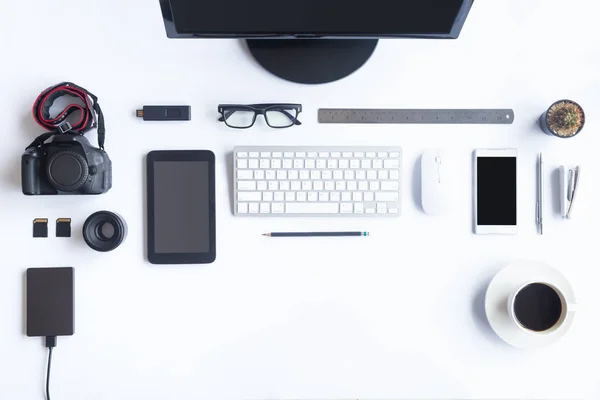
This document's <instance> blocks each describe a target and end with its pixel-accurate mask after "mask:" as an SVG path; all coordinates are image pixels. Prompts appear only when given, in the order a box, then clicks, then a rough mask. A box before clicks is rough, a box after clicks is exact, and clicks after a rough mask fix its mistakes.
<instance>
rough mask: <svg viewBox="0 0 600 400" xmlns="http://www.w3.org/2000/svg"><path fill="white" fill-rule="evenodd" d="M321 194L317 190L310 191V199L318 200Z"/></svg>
mask: <svg viewBox="0 0 600 400" xmlns="http://www.w3.org/2000/svg"><path fill="white" fill-rule="evenodd" d="M318 200H319V195H318V194H317V192H308V201H318Z"/></svg>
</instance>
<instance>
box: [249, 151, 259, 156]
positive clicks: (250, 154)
mask: <svg viewBox="0 0 600 400" xmlns="http://www.w3.org/2000/svg"><path fill="white" fill-rule="evenodd" d="M258 156H259V154H258V152H256V151H251V152H250V153H248V157H250V158H258Z"/></svg>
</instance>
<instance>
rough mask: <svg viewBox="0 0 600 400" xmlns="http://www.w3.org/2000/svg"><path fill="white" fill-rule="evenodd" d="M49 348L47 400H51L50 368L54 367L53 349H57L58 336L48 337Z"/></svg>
mask: <svg viewBox="0 0 600 400" xmlns="http://www.w3.org/2000/svg"><path fill="white" fill-rule="evenodd" d="M46 347H47V348H48V370H47V372H46V400H50V367H51V366H52V349H53V348H54V347H56V336H46Z"/></svg>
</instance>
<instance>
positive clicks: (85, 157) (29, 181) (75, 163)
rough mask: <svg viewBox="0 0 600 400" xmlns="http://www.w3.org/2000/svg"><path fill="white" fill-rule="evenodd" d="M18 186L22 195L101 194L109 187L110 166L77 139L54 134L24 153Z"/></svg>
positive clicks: (96, 150)
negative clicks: (48, 139)
mask: <svg viewBox="0 0 600 400" xmlns="http://www.w3.org/2000/svg"><path fill="white" fill-rule="evenodd" d="M21 185H22V189H23V194H26V195H55V194H101V193H106V192H107V191H108V190H109V189H110V188H111V187H112V163H111V161H110V158H109V157H108V154H106V152H105V151H104V150H101V149H99V148H96V147H93V146H92V145H91V144H90V142H89V141H88V140H87V139H86V138H85V137H83V136H81V135H73V134H56V135H54V136H53V137H52V140H51V141H50V142H48V143H44V144H42V145H40V146H37V147H31V148H28V149H27V150H25V153H23V156H22V157H21Z"/></svg>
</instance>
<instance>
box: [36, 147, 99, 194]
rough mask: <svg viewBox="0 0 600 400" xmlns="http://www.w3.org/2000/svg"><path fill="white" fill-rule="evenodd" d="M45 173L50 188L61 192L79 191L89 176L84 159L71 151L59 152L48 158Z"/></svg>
mask: <svg viewBox="0 0 600 400" xmlns="http://www.w3.org/2000/svg"><path fill="white" fill-rule="evenodd" d="M46 172H47V174H48V179H49V180H50V183H51V184H52V186H54V187H55V188H56V189H58V190H62V191H63V192H72V191H75V190H77V189H79V188H80V187H81V186H83V184H84V183H85V181H86V180H87V178H88V175H89V170H88V164H87V161H86V159H85V158H84V157H83V156H82V155H81V154H78V153H74V152H72V151H61V152H58V153H56V154H54V155H53V156H52V157H50V159H49V160H48V166H47V170H46Z"/></svg>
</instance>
